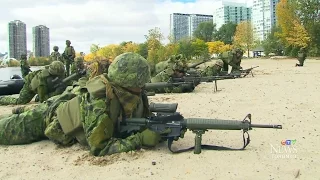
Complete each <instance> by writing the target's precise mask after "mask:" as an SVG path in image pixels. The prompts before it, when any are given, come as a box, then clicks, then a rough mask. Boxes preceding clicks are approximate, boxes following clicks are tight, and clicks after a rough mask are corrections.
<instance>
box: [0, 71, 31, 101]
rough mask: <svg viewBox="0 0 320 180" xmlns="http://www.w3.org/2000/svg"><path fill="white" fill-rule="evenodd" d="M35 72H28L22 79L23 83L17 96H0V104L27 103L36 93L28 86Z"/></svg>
mask: <svg viewBox="0 0 320 180" xmlns="http://www.w3.org/2000/svg"><path fill="white" fill-rule="evenodd" d="M35 75H36V74H35V73H30V74H29V75H27V76H26V77H25V79H24V85H23V87H22V89H21V90H20V93H19V97H18V98H15V97H13V96H0V105H16V104H27V103H29V102H30V101H31V100H32V98H33V97H34V96H35V95H36V93H35V92H34V91H32V89H31V88H30V83H31V80H32V79H33V78H34V77H35Z"/></svg>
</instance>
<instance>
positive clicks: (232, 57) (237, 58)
mask: <svg viewBox="0 0 320 180" xmlns="http://www.w3.org/2000/svg"><path fill="white" fill-rule="evenodd" d="M242 56H243V51H242V50H241V49H238V48H237V49H234V50H232V51H227V52H224V53H222V54H220V57H219V58H220V59H222V61H223V71H227V72H228V70H229V65H230V66H231V67H232V69H231V72H235V71H239V70H240V69H242V67H241V66H240V64H241V58H242Z"/></svg>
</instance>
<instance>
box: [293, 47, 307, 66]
mask: <svg viewBox="0 0 320 180" xmlns="http://www.w3.org/2000/svg"><path fill="white" fill-rule="evenodd" d="M306 57H307V52H306V50H305V49H304V48H300V50H299V52H298V61H299V64H296V66H303V64H304V61H305V60H306Z"/></svg>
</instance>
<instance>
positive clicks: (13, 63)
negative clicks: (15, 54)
mask: <svg viewBox="0 0 320 180" xmlns="http://www.w3.org/2000/svg"><path fill="white" fill-rule="evenodd" d="M7 65H8V67H18V66H20V62H19V61H18V60H14V59H10V60H9V61H8V62H7Z"/></svg>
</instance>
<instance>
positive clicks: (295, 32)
mask: <svg viewBox="0 0 320 180" xmlns="http://www.w3.org/2000/svg"><path fill="white" fill-rule="evenodd" d="M293 24H294V25H293V28H292V33H290V34H289V35H288V37H286V41H287V43H288V44H289V45H291V46H293V47H297V48H301V47H304V48H306V47H308V44H309V43H310V41H311V38H310V36H309V34H308V32H307V30H306V29H305V28H304V26H303V25H302V24H301V23H300V22H299V21H297V20H295V21H294V22H293Z"/></svg>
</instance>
